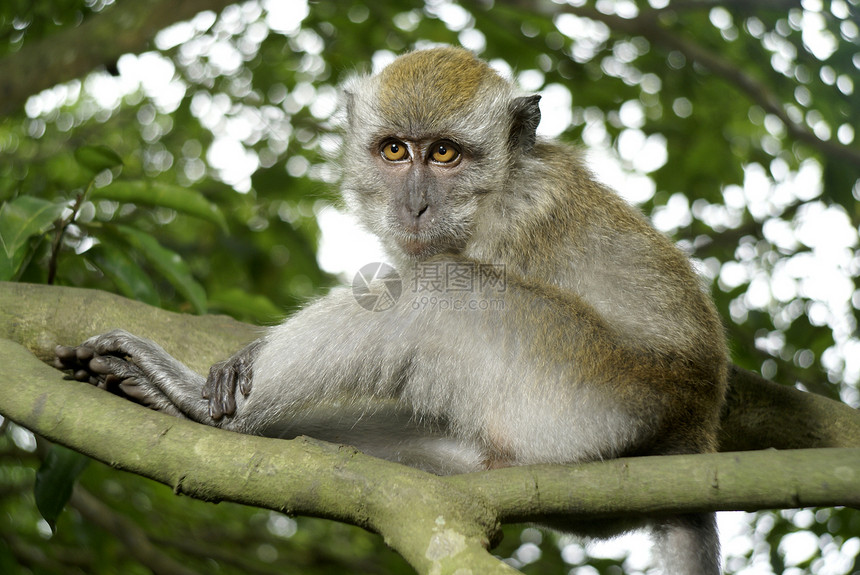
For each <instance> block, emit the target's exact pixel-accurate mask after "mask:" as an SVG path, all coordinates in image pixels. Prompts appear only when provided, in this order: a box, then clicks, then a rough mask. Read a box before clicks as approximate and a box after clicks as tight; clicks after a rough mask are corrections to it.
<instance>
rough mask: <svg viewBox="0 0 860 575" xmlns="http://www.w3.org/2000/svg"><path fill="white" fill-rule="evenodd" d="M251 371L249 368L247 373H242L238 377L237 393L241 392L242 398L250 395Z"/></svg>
mask: <svg viewBox="0 0 860 575" xmlns="http://www.w3.org/2000/svg"><path fill="white" fill-rule="evenodd" d="M251 379H253V378H252V377H251V370H250V368H249V369H248V370H247V371H243V372H242V374H241V375H240V376H239V391H241V392H242V395H243V396H244V397H248V395H249V394H250V393H251Z"/></svg>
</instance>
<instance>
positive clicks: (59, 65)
mask: <svg viewBox="0 0 860 575" xmlns="http://www.w3.org/2000/svg"><path fill="white" fill-rule="evenodd" d="M235 3H236V1H235V0H123V1H121V2H118V3H117V4H115V5H114V6H110V7H108V8H105V9H104V10H103V11H102V12H99V13H98V14H95V15H93V16H91V17H90V18H88V19H87V20H86V21H84V23H83V24H81V25H80V26H77V27H69V28H66V29H65V30H62V31H60V32H58V33H56V34H53V35H51V36H49V37H47V38H44V39H42V40H40V41H38V42H33V43H29V44H25V45H24V47H23V48H21V50H19V51H18V52H15V53H13V54H9V55H7V56H5V57H4V58H3V59H0V78H2V79H3V80H2V82H0V116H6V115H9V114H11V113H13V112H15V111H16V110H17V109H19V108H20V107H21V106H23V105H24V102H26V100H27V98H28V97H29V96H32V95H33V94H37V93H38V92H40V91H42V90H45V89H47V88H50V87H52V86H56V85H57V84H60V83H62V82H68V81H69V80H73V79H75V78H80V77H82V76H84V75H86V74H87V73H89V72H91V71H92V70H95V69H97V68H99V67H100V66H101V67H103V66H109V65H111V64H113V63H114V62H116V60H117V59H118V58H119V57H120V56H122V55H123V54H128V53H132V54H136V53H140V52H143V51H145V50H147V49H148V48H149V46H150V43H151V41H152V38H153V37H155V34H156V33H157V32H158V31H159V30H163V29H164V28H166V27H167V26H169V25H171V24H174V23H176V22H181V21H183V20H188V19H190V18H192V17H193V16H195V15H196V14H198V13H199V12H202V11H204V10H214V11H215V12H220V11H221V10H222V9H223V8H224V7H225V6H229V5H230V4H235Z"/></svg>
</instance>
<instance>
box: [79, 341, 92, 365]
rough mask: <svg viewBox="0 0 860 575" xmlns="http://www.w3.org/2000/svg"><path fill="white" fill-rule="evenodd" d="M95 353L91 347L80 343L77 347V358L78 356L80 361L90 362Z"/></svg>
mask: <svg viewBox="0 0 860 575" xmlns="http://www.w3.org/2000/svg"><path fill="white" fill-rule="evenodd" d="M93 355H95V353H94V352H93V348H91V347H88V346H85V345H79V346H78V347H76V348H75V358H77V360H78V361H79V362H80V363H86V362H88V361H89V360H91V359H92V358H93Z"/></svg>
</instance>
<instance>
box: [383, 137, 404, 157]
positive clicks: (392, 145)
mask: <svg viewBox="0 0 860 575" xmlns="http://www.w3.org/2000/svg"><path fill="white" fill-rule="evenodd" d="M407 151H408V150H407V149H406V144H404V143H403V142H398V141H396V140H391V141H389V142H386V143H385V145H384V146H382V157H383V158H385V159H386V160H388V161H389V162H397V161H400V160H402V159H404V158H405V157H406V153H407Z"/></svg>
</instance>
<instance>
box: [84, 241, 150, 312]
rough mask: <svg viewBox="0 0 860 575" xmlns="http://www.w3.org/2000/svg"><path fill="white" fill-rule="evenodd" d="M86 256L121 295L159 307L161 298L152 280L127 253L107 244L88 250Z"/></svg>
mask: <svg viewBox="0 0 860 575" xmlns="http://www.w3.org/2000/svg"><path fill="white" fill-rule="evenodd" d="M86 255H87V257H88V258H89V259H90V261H91V262H92V263H94V264H95V265H96V266H97V267H98V268H99V269H100V270H101V271H102V272H103V273H104V274H105V276H107V277H108V278H109V279H110V280H111V281H112V282H113V283H114V285H115V286H116V287H117V289H118V290H119V292H120V293H121V294H122V295H124V296H126V297H128V298H131V299H134V300H137V301H142V302H144V303H148V304H150V305H154V306H159V305H161V298H159V297H158V292H157V291H156V289H155V286H154V285H153V284H152V280H151V279H150V278H149V276H147V275H146V272H145V271H144V270H143V269H141V267H140V265H138V263H137V262H135V261H134V259H132V258H131V257H130V256H129V255H128V253H127V252H125V251H123V250H120V249H117V248H115V247H113V246H111V245H108V244H98V245H95V246H93V247H92V248H91V249H90V250H88V251H87V254H86Z"/></svg>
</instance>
